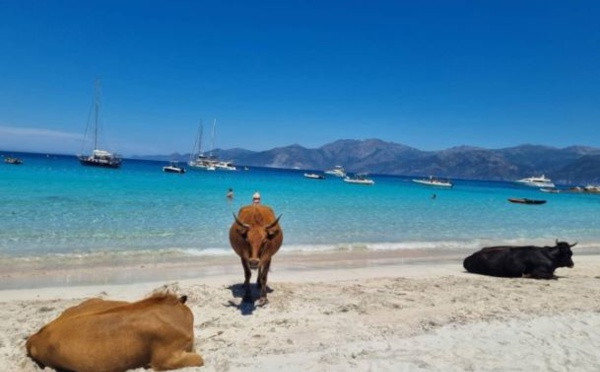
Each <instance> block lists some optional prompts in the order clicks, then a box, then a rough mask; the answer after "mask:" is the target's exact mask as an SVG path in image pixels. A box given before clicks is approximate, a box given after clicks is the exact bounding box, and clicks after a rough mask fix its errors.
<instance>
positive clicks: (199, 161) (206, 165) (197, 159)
mask: <svg viewBox="0 0 600 372" xmlns="http://www.w3.org/2000/svg"><path fill="white" fill-rule="evenodd" d="M203 132H204V126H203V125H202V121H200V125H199V126H198V136H197V137H196V142H195V143H194V150H193V151H192V155H191V158H190V160H189V161H188V165H189V167H190V169H192V170H205V171H214V170H216V168H215V166H214V162H215V159H214V158H213V157H212V155H205V154H204V151H203V143H202V135H203Z"/></svg>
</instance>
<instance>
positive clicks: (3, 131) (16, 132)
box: [0, 126, 83, 141]
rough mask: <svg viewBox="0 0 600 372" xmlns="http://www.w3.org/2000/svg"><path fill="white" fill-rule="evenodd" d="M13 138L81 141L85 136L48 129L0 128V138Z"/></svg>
mask: <svg viewBox="0 0 600 372" xmlns="http://www.w3.org/2000/svg"><path fill="white" fill-rule="evenodd" d="M5 135H6V136H11V137H26V138H31V137H36V138H38V139H43V138H46V139H49V140H52V139H70V140H79V141H80V140H81V139H82V138H83V136H82V135H81V134H75V133H69V132H60V131H55V130H48V129H39V128H15V127H3V126H0V136H5Z"/></svg>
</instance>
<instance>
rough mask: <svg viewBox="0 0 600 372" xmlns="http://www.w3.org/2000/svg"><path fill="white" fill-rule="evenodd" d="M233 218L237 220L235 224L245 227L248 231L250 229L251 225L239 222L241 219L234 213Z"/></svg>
mask: <svg viewBox="0 0 600 372" xmlns="http://www.w3.org/2000/svg"><path fill="white" fill-rule="evenodd" d="M233 218H235V222H236V223H237V224H238V225H240V226H241V227H245V228H247V229H249V228H250V225H248V224H245V223H243V222H242V221H240V220H239V218H237V216H236V215H235V213H233Z"/></svg>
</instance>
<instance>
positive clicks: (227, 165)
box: [214, 160, 237, 171]
mask: <svg viewBox="0 0 600 372" xmlns="http://www.w3.org/2000/svg"><path fill="white" fill-rule="evenodd" d="M214 167H215V169H217V170H226V171H235V170H237V168H236V167H235V165H233V162H231V161H223V160H221V161H217V162H216V163H214Z"/></svg>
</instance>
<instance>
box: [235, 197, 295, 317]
mask: <svg viewBox="0 0 600 372" xmlns="http://www.w3.org/2000/svg"><path fill="white" fill-rule="evenodd" d="M233 218H234V219H235V221H234V222H233V224H232V225H231V228H230V229H229V243H230V244H231V247H232V248H233V250H234V251H235V253H237V255H238V256H240V258H241V259H242V266H243V267H244V279H245V280H244V286H245V294H244V299H243V301H244V302H252V295H251V291H250V277H251V276H252V272H251V271H250V270H256V269H258V278H257V284H258V285H259V286H260V300H259V306H262V305H264V304H266V303H267V276H268V275H269V267H270V266H271V257H273V256H274V255H275V253H277V251H278V250H279V248H280V247H281V244H282V243H283V231H282V230H281V226H279V219H280V218H281V216H279V217H277V218H275V213H273V210H272V209H271V208H270V207H267V206H265V205H261V204H253V205H249V206H245V207H242V208H241V209H240V210H239V212H238V215H237V216H236V215H233Z"/></svg>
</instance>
